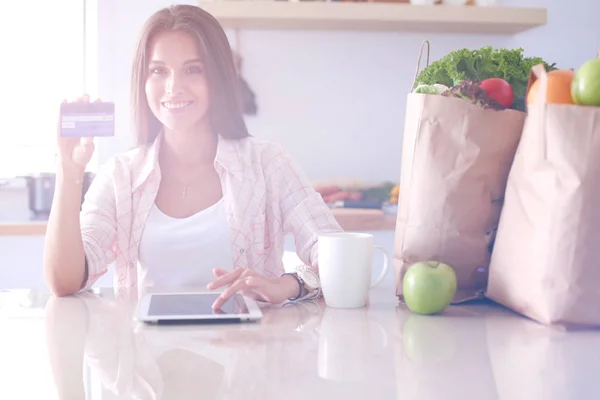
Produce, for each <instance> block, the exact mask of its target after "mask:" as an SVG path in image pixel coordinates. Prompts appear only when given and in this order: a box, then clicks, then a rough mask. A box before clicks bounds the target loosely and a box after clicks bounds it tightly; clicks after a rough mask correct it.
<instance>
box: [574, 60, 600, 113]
mask: <svg viewBox="0 0 600 400" xmlns="http://www.w3.org/2000/svg"><path fill="white" fill-rule="evenodd" d="M571 96H572V97H573V101H574V102H575V104H579V105H582V106H597V107H600V59H596V60H590V61H587V62H586V63H584V64H583V65H582V66H581V67H580V68H579V69H578V70H577V72H575V78H574V79H573V83H572V85H571Z"/></svg>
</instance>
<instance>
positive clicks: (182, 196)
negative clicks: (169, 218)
mask: <svg viewBox="0 0 600 400" xmlns="http://www.w3.org/2000/svg"><path fill="white" fill-rule="evenodd" d="M186 195H187V185H184V186H183V190H182V191H181V198H182V199H185V196H186Z"/></svg>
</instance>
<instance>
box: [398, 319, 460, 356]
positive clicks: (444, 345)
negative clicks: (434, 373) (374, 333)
mask: <svg viewBox="0 0 600 400" xmlns="http://www.w3.org/2000/svg"><path fill="white" fill-rule="evenodd" d="M451 321H453V320H452V319H451V318H450V319H448V318H440V317H436V316H427V315H416V314H411V315H409V317H408V319H407V320H406V322H405V323H404V325H403V326H402V348H403V350H404V354H405V355H406V357H407V358H408V359H409V360H410V361H412V362H414V363H417V364H437V363H442V362H448V361H450V360H452V358H453V357H454V356H455V354H456V346H457V338H456V335H455V333H454V330H453V323H452V322H451ZM454 325H455V324H454Z"/></svg>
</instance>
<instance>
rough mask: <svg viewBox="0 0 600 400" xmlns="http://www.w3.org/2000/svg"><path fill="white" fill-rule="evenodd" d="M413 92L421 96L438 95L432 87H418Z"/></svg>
mask: <svg viewBox="0 0 600 400" xmlns="http://www.w3.org/2000/svg"><path fill="white" fill-rule="evenodd" d="M413 92H414V93H423V94H438V90H437V88H436V87H435V86H433V85H419V86H417V88H416V89H415V90H414V91H413Z"/></svg>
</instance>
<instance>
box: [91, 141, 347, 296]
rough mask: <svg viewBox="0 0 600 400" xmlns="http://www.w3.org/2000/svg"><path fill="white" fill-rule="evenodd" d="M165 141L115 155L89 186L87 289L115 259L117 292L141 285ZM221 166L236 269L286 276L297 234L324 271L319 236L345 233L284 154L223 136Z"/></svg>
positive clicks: (306, 259)
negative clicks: (289, 246) (143, 242)
mask: <svg viewBox="0 0 600 400" xmlns="http://www.w3.org/2000/svg"><path fill="white" fill-rule="evenodd" d="M160 143H161V140H160V137H159V138H158V139H157V140H156V141H155V142H154V144H153V145H151V146H149V147H147V148H138V149H135V150H131V151H129V152H126V153H123V154H119V155H116V156H114V157H113V158H112V159H111V160H110V161H109V162H108V163H107V164H106V165H105V166H104V167H103V168H102V169H101V170H100V171H98V173H97V174H96V177H95V178H94V180H93V182H92V184H91V186H90V188H89V189H88V191H87V193H86V196H85V201H84V203H83V206H82V211H81V233H82V238H83V246H84V250H85V255H86V259H87V262H88V271H89V278H88V281H87V284H86V285H85V287H84V289H88V288H90V287H91V286H92V285H93V284H94V282H95V281H96V280H97V279H98V278H99V277H100V276H102V275H103V274H104V273H106V271H107V268H108V266H109V265H110V264H111V263H113V262H114V265H115V272H116V276H115V286H116V288H119V289H126V288H133V287H136V286H137V272H138V271H137V265H138V250H139V244H140V239H141V236H142V231H143V229H144V225H145V221H146V217H147V216H148V213H149V212H150V209H151V208H152V205H153V204H154V200H155V198H156V195H157V193H158V188H159V184H160V180H161V172H160V168H159V164H158V151H159V150H160ZM215 168H216V170H217V173H218V174H219V177H220V180H221V186H222V188H223V200H224V202H225V207H226V212H227V219H228V221H229V228H230V232H231V246H232V250H233V256H234V260H233V261H234V265H235V266H236V267H242V268H251V269H253V270H256V271H258V272H259V273H262V274H263V275H265V276H267V277H277V276H280V275H281V274H282V273H283V272H284V268H283V262H282V257H283V251H284V236H285V235H286V234H287V233H291V234H292V235H293V236H294V239H295V243H296V249H297V253H298V256H299V258H300V259H301V260H302V262H303V263H305V264H306V265H309V266H312V267H314V269H315V270H317V269H318V265H317V237H318V235H319V234H320V233H325V232H335V231H341V228H340V226H339V224H338V223H337V221H336V219H335V218H334V217H333V214H332V213H331V211H330V209H329V208H328V207H327V205H326V204H325V203H324V201H323V199H322V198H321V195H320V194H319V193H317V192H316V191H315V190H314V188H313V186H312V185H311V183H310V181H309V180H308V178H307V177H306V176H305V175H304V174H303V172H301V170H300V168H299V167H298V165H297V164H296V163H295V162H294V161H293V160H292V159H291V158H290V156H289V155H288V154H287V153H286V152H285V151H284V150H282V149H281V148H280V147H279V146H277V145H275V144H272V143H269V142H264V141H259V140H257V139H255V138H252V137H249V138H245V139H241V140H227V139H223V138H219V144H218V147H217V155H216V157H215ZM199 268H201V266H199Z"/></svg>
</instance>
